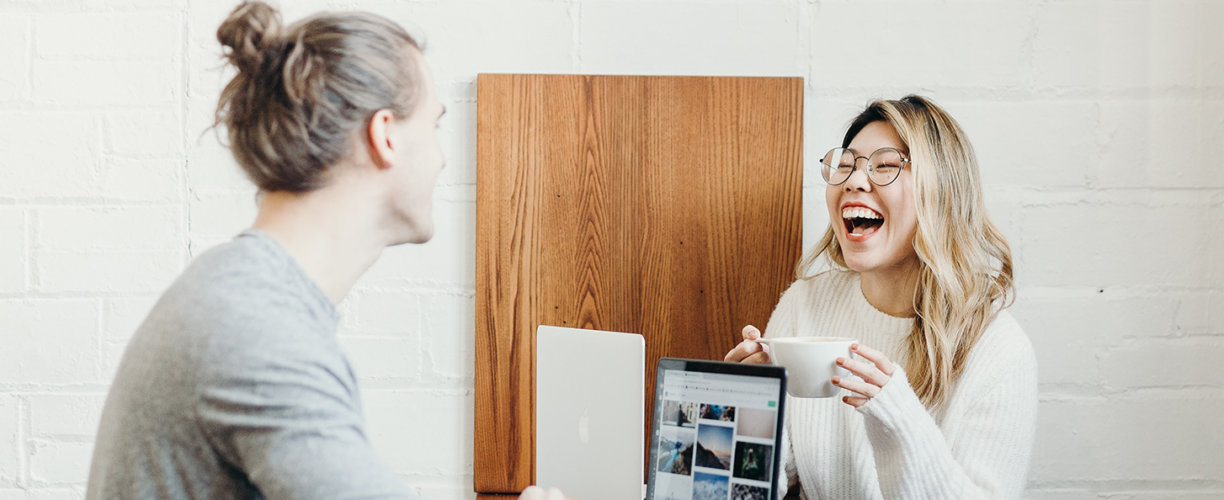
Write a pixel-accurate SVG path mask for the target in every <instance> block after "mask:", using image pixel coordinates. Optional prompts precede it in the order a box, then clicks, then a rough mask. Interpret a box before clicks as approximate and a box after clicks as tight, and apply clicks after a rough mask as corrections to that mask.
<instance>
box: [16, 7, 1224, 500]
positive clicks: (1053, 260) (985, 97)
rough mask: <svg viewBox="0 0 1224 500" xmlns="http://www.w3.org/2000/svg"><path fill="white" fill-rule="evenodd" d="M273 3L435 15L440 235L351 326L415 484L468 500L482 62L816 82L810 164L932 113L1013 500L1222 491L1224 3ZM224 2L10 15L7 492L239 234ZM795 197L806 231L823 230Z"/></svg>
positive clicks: (83, 416)
mask: <svg viewBox="0 0 1224 500" xmlns="http://www.w3.org/2000/svg"><path fill="white" fill-rule="evenodd" d="M284 3H291V5H286V6H285V11H286V18H288V19H290V20H293V19H296V18H298V17H300V16H302V15H303V14H305V13H308V12H312V11H315V10H318V9H320V8H361V9H366V10H372V11H376V12H380V13H382V14H385V15H387V16H390V17H391V18H393V19H396V20H398V21H400V22H402V23H404V24H407V25H412V26H414V27H415V28H414V29H418V30H420V31H424V32H425V33H426V34H427V38H428V43H429V49H428V53H429V56H430V58H431V60H432V63H433V65H434V68H435V73H436V75H437V79H438V84H439V87H440V91H441V93H442V95H443V96H444V98H445V104H446V105H447V106H448V107H449V108H450V113H449V114H448V115H447V118H446V119H445V120H444V122H443V123H444V125H443V129H444V130H443V134H444V136H445V137H446V139H445V141H446V142H445V147H446V151H447V153H448V157H449V159H450V163H449V166H448V168H447V170H446V171H445V172H444V173H443V178H442V180H441V183H442V185H441V187H440V188H439V193H440V194H439V197H438V198H439V207H438V210H437V213H438V215H437V217H438V219H439V223H440V226H441V230H440V231H439V234H438V237H437V238H436V239H435V240H434V241H433V242H431V243H429V244H427V245H424V246H419V247H404V248H396V249H392V250H388V251H387V252H386V254H385V255H384V257H383V259H382V260H381V261H380V262H379V263H378V264H377V265H376V266H375V267H374V268H373V269H371V271H370V272H369V273H368V275H367V276H366V278H365V279H364V280H363V281H362V282H361V283H360V284H359V285H358V287H357V288H356V289H355V290H354V291H353V293H352V294H351V295H350V297H349V298H348V300H347V301H346V302H345V304H344V306H343V309H344V312H345V320H344V323H343V329H342V330H343V331H342V332H341V334H342V336H343V338H344V345H345V347H346V349H347V350H348V352H349V353H350V355H351V356H352V358H353V361H354V363H355V365H356V368H357V370H358V372H359V373H360V375H361V378H362V384H364V385H363V388H364V391H365V393H366V395H365V397H366V406H367V413H368V414H369V423H370V428H371V437H372V439H373V440H374V441H375V444H376V447H377V448H378V450H379V451H380V453H381V454H382V455H383V456H384V457H385V458H386V460H387V461H388V462H389V463H390V464H391V465H392V466H393V467H394V468H395V470H396V471H398V472H399V473H401V474H402V475H403V476H404V477H405V478H406V479H407V480H408V481H410V482H411V483H413V484H414V485H418V486H419V487H420V489H421V490H422V492H423V493H424V496H425V497H426V498H429V499H449V498H471V496H472V494H471V493H470V489H471V470H472V451H471V449H472V425H473V423H472V378H473V377H472V374H473V369H474V368H473V361H472V359H473V354H472V350H473V328H474V325H473V323H474V321H473V315H474V300H473V289H474V277H473V276H474V238H475V237H474V233H475V229H474V228H475V221H474V219H475V209H474V198H475V194H474V193H475V189H474V182H475V144H476V141H475V131H476V127H475V106H476V103H475V95H476V94H475V83H474V82H475V75H476V73H477V72H547V73H613V74H706V75H788V76H794V75H798V76H803V77H804V78H806V81H807V89H806V95H807V97H806V102H805V106H806V107H805V109H806V113H805V116H806V119H805V136H806V146H807V148H808V154H807V157H808V163H809V165H812V164H814V163H815V160H814V158H815V157H816V156H817V155H818V154H819V153H820V152H821V151H823V150H824V149H825V148H828V147H830V146H831V145H832V144H833V143H835V142H836V141H838V140H839V134H840V132H841V130H842V127H844V125H845V124H846V122H847V121H848V120H849V119H850V118H851V117H852V116H853V115H854V113H855V112H856V111H857V110H859V109H860V107H861V106H862V105H863V104H865V102H866V101H867V100H868V99H869V98H872V97H898V96H900V95H902V94H904V93H907V92H912V91H916V92H921V93H924V94H926V95H929V96H931V97H933V98H935V99H936V100H937V102H939V103H941V104H943V105H945V106H946V107H947V108H948V109H949V110H950V111H951V112H952V114H953V115H954V116H956V117H957V118H958V119H959V120H960V121H961V123H962V124H963V125H964V127H965V128H966V129H967V130H968V132H969V135H970V137H971V138H972V139H973V140H974V142H975V143H976V145H977V148H978V153H979V156H980V158H981V161H982V168H983V175H984V178H985V181H986V184H987V186H988V198H989V202H990V205H991V210H992V215H993V216H994V217H995V219H996V220H997V221H999V222H1000V223H1001V225H1002V226H1003V227H1004V229H1005V231H1006V233H1007V235H1008V237H1009V238H1010V240H1011V243H1012V245H1013V249H1014V251H1015V255H1016V257H1017V269H1018V282H1019V288H1020V299H1019V301H1018V303H1017V304H1016V306H1015V309H1014V310H1015V314H1016V316H1017V317H1018V318H1019V319H1020V321H1021V323H1022V324H1023V325H1024V326H1025V328H1026V330H1027V331H1028V332H1029V335H1030V336H1031V338H1032V339H1033V342H1034V344H1035V345H1036V347H1037V350H1038V357H1039V362H1040V374H1041V375H1040V376H1041V413H1040V431H1039V434H1038V441H1037V446H1036V450H1035V457H1034V463H1033V467H1032V472H1031V474H1030V479H1029V484H1030V489H1029V496H1030V497H1032V498H1048V499H1060V500H1061V499H1070V498H1111V499H1123V498H1126V499H1156V498H1186V499H1191V498H1193V499H1205V498H1219V497H1221V496H1224V451H1221V450H1224V424H1221V422H1224V369H1222V367H1224V264H1221V258H1222V257H1224V161H1221V159H1222V158H1224V30H1221V29H1219V28H1218V26H1217V25H1218V22H1219V20H1221V19H1224V3H1221V2H1212V1H1182V0H1150V1H1072V0H1067V1H1052V0H1051V1H1037V2H1032V1H1021V0H997V1H979V2H952V1H920V2H918V1H903V0H892V1H888V0H882V1H868V2H835V1H829V2H815V1H802V0H776V1H768V0H755V1H750V0H743V1H677V0H656V1H637V2H632V1H615V0H590V1H581V2H580V1H567V0H502V1H498V0H487V1H442V0H436V1H392V0H345V1H332V2H327V1H321V0H315V1H302V2H284ZM232 5H233V4H232V3H230V2H217V1H212V0H179V1H154V0H117V1H102V0H51V1H34V0H8V1H2V2H0V499H2V500H9V499H27V498H28V499H40V500H45V499H58V498H79V497H80V496H81V495H82V493H83V485H84V481H85V479H86V475H87V468H88V462H89V456H90V451H91V443H92V441H93V434H94V432H95V426H96V421H97V419H98V413H99V411H100V407H101V403H102V400H103V397H104V395H105V392H106V389H107V384H108V381H109V379H110V377H111V374H112V373H113V371H114V369H115V365H116V363H117V362H118V360H119V357H120V355H121V353H122V349H123V347H124V344H125V341H126V339H127V338H128V336H129V335H130V334H131V332H132V331H133V330H134V329H135V327H136V325H137V324H138V323H139V321H140V320H141V319H142V316H143V314H144V313H145V312H146V311H147V309H148V308H149V307H150V305H151V304H152V302H153V300H154V299H155V298H156V297H157V295H158V293H159V292H160V291H161V290H162V289H163V288H164V287H165V286H166V285H167V284H168V283H169V281H170V280H171V279H173V278H174V277H175V276H176V275H177V273H178V272H179V271H181V270H182V269H183V267H184V266H185V265H186V264H187V263H188V262H189V261H190V259H191V258H192V257H193V256H195V255H198V254H199V253H200V252H201V251H202V250H203V249H206V248H208V247H209V246H211V245H214V244H216V243H218V242H220V241H224V240H225V239H227V238H229V237H230V236H231V235H233V234H234V233H235V232H236V231H238V230H240V229H241V228H243V227H244V226H246V225H247V224H248V223H249V222H250V220H251V216H252V214H253V202H252V190H251V188H250V187H249V186H248V185H247V183H246V182H245V180H244V179H243V178H242V177H241V176H240V174H239V173H238V170H237V168H236V167H235V166H234V163H233V161H232V160H231V159H229V157H228V155H227V152H226V151H225V150H224V149H222V148H220V147H219V146H218V145H217V143H216V141H215V139H214V138H213V136H212V135H210V134H206V135H202V134H203V132H204V130H205V128H206V126H207V125H208V124H209V122H210V116H211V114H212V112H213V107H214V104H215V99H216V97H217V94H218V92H219V88H220V86H221V84H222V83H223V82H224V78H225V75H223V74H222V72H220V71H217V70H216V68H217V67H218V66H219V59H218V54H219V46H218V44H217V43H216V42H215V40H214V38H213V33H214V30H215V28H216V26H217V25H218V23H219V22H220V20H221V19H222V18H223V17H224V15H225V13H226V12H227V11H228V10H229V9H230V8H231V7H232ZM806 182H807V184H808V188H807V191H806V195H807V202H806V209H805V216H806V220H807V223H806V224H807V231H806V236H807V239H808V241H809V242H810V241H811V240H812V239H813V238H814V237H815V236H816V235H817V233H818V231H820V229H821V228H822V227H823V225H824V224H825V221H826V218H827V216H826V215H825V213H824V209H823V201H822V200H823V198H822V197H823V186H822V185H821V184H820V182H821V181H820V179H819V175H818V174H815V171H814V170H812V169H811V168H809V170H808V175H807V181H806ZM724 334H725V335H734V334H735V332H725V333H724Z"/></svg>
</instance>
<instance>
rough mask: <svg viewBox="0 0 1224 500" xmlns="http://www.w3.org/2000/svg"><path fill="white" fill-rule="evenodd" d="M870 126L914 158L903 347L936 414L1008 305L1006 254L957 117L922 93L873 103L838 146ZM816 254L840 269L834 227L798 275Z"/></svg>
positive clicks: (1010, 287) (912, 376) (918, 389)
mask: <svg viewBox="0 0 1224 500" xmlns="http://www.w3.org/2000/svg"><path fill="white" fill-rule="evenodd" d="M874 122H885V123H888V124H889V125H892V127H893V129H895V130H896V132H897V135H898V136H899V137H900V138H901V141H902V142H903V143H904V144H905V146H906V148H907V149H908V151H909V157H910V159H911V171H912V172H913V176H914V183H913V189H914V203H915V205H916V209H917V210H916V211H917V215H918V228H917V231H916V234H915V235H914V242H913V246H914V252H915V253H916V254H917V256H918V260H919V269H918V277H917V286H916V288H915V290H914V313H915V318H914V327H913V330H911V332H910V334H909V335H908V336H907V337H906V341H905V343H904V345H903V349H904V350H905V352H906V353H907V354H908V357H907V359H906V363H905V371H906V373H907V374H908V376H909V382H910V385H911V386H912V387H913V388H914V392H915V393H916V394H917V395H918V398H919V399H920V400H921V401H922V402H923V404H925V405H926V406H927V407H928V408H933V407H936V406H939V405H941V404H943V402H944V401H946V400H947V397H948V391H949V389H950V387H951V384H952V383H953V382H955V381H956V379H957V378H958V377H959V376H960V374H961V373H962V371H963V370H964V368H965V362H966V360H967V359H968V357H969V352H970V350H972V349H973V346H974V345H975V344H976V343H977V341H978V339H980V338H981V336H982V332H983V331H985V329H986V327H987V326H988V325H989V324H990V322H991V321H992V320H994V318H995V316H996V315H998V313H999V312H1000V311H1002V310H1003V309H1005V308H1006V307H1008V306H1010V305H1011V302H1012V300H1014V296H1015V286H1014V283H1013V279H1012V257H1011V249H1010V247H1009V246H1008V244H1007V240H1006V239H1005V238H1004V237H1003V233H1002V232H1001V231H999V228H998V227H997V226H995V224H994V223H993V222H992V221H991V220H990V217H989V216H987V214H986V206H985V203H984V202H983V196H982V184H981V179H980V176H979V173H978V163H977V158H976V156H975V155H974V152H973V146H972V145H971V144H970V143H969V139H968V137H966V136H965V133H964V131H963V130H961V127H960V125H958V124H957V123H956V120H954V119H952V117H951V116H949V115H948V113H947V112H945V111H944V110H943V109H941V108H940V107H938V106H936V105H935V104H934V103H932V102H931V101H929V100H927V99H925V98H923V97H920V96H916V95H909V96H905V97H903V98H901V99H899V100H878V101H874V102H872V103H871V104H869V105H868V106H867V109H865V110H864V111H863V112H862V113H860V114H859V115H858V116H857V117H855V119H854V121H852V122H851V124H850V127H849V128H848V129H847V131H846V135H845V137H844V139H843V140H842V147H849V145H850V141H851V140H853V139H854V137H855V136H856V135H858V133H859V132H860V131H861V130H862V129H863V128H864V127H866V126H867V125H868V124H870V123H874ZM831 222H832V221H831ZM822 255H824V256H827V257H828V259H829V260H830V261H831V262H832V263H833V264H835V265H836V266H839V267H840V268H842V269H846V268H847V266H846V260H845V256H844V254H843V253H842V248H841V245H840V244H839V243H838V242H837V237H836V236H835V234H834V232H833V227H832V226H831V225H830V227H829V228H828V230H826V231H825V234H824V236H823V237H822V238H821V240H820V242H819V243H817V244H816V246H815V247H814V248H813V249H812V251H811V252H809V253H808V255H807V256H806V257H804V259H803V260H802V261H801V262H800V263H799V267H798V269H797V271H796V275H797V277H798V278H799V279H810V278H812V277H813V276H814V275H812V274H808V271H809V270H810V269H812V268H813V266H814V264H815V263H816V261H817V260H818V259H819V258H820V257H821V256H822Z"/></svg>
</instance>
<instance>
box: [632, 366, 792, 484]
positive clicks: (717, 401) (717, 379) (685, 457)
mask: <svg viewBox="0 0 1224 500" xmlns="http://www.w3.org/2000/svg"><path fill="white" fill-rule="evenodd" d="M785 395H786V372H785V370H784V369H782V368H780V367H775V366H764V365H744V364H737V363H722V362H711V361H694V360H681V359H674V358H663V359H661V360H660V361H659V369H658V381H657V383H656V385H655V418H654V422H652V426H651V434H652V437H651V452H650V453H651V459H650V479H649V482H648V486H647V494H646V498H647V500H694V499H701V500H706V499H718V500H728V499H735V500H740V499H751V500H757V499H760V500H772V499H775V498H776V488H775V487H774V485H775V484H776V481H777V475H778V470H779V465H780V464H778V461H779V460H780V458H781V449H780V443H781V429H782V416H783V414H784V412H783V404H784V403H785Z"/></svg>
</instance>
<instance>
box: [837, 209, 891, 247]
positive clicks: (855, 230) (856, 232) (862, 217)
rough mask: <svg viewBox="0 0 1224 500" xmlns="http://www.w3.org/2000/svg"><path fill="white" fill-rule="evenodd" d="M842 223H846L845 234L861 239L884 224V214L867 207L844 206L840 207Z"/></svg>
mask: <svg viewBox="0 0 1224 500" xmlns="http://www.w3.org/2000/svg"><path fill="white" fill-rule="evenodd" d="M842 223H844V224H845V225H846V234H847V235H848V236H851V239H853V240H857V241H862V239H866V237H868V236H871V235H872V234H875V232H876V231H877V230H878V229H880V226H883V225H884V216H883V215H880V213H879V212H876V211H875V210H872V209H870V208H867V207H861V206H853V207H845V208H843V209H842Z"/></svg>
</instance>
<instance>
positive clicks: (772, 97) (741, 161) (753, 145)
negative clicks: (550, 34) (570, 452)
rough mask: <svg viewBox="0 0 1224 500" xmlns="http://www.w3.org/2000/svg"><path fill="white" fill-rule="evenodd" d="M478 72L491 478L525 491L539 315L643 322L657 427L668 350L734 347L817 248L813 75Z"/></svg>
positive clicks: (478, 432) (483, 345) (479, 318)
mask: <svg viewBox="0 0 1224 500" xmlns="http://www.w3.org/2000/svg"><path fill="white" fill-rule="evenodd" d="M477 85H478V90H477V94H478V96H477V99H478V111H477V115H478V116H477V138H478V141H477V143H478V144H477V195H476V205H477V208H476V247H477V250H476V388H475V389H476V396H475V398H476V401H475V411H476V415H475V457H474V459H475V464H474V468H475V471H474V472H475V488H476V491H477V492H481V493H498V492H517V491H520V490H522V489H523V488H524V487H526V486H527V485H529V484H531V483H532V482H533V480H534V477H535V471H534V457H533V454H534V448H535V445H534V435H535V429H534V417H533V415H534V410H533V409H534V398H535V395H534V387H535V382H534V378H533V377H534V359H533V353H534V352H535V329H536V327H537V326H538V325H541V324H552V325H561V326H571V327H578V328H587V329H599V330H613V331H622V332H633V333H641V334H642V335H643V336H644V337H645V339H646V354H647V359H646V363H647V373H646V380H647V391H646V392H647V394H646V398H647V401H646V403H647V409H646V422H647V429H649V422H650V419H651V417H652V414H653V408H652V406H653V404H652V403H653V400H654V379H655V373H654V372H655V365H656V364H657V361H658V359H659V358H660V357H662V356H673V357H685V358H697V359H722V356H723V354H724V353H726V351H727V350H729V349H730V348H731V347H733V346H734V345H735V344H736V343H737V342H738V339H739V331H740V329H741V328H742V327H743V326H744V325H746V324H755V325H759V326H762V327H763V326H764V325H765V323H766V322H767V320H768V319H769V314H770V312H771V311H772V310H773V306H774V304H775V303H776V301H777V299H778V297H779V295H780V294H781V292H782V291H783V290H784V289H785V287H786V286H787V285H788V284H789V283H790V281H791V280H792V277H793V270H794V266H795V263H796V262H797V260H798V258H799V255H800V251H801V248H800V245H801V237H802V235H801V220H800V209H801V206H800V204H801V199H802V193H801V184H802V162H803V149H802V137H803V132H802V117H803V81H802V79H799V78H741V77H633V76H583V75H490V74H483V75H480V76H479V77H478V81H477ZM591 355H592V356H598V355H599V353H591ZM575 390H581V388H575ZM642 438H643V439H648V436H643V437H642Z"/></svg>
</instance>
